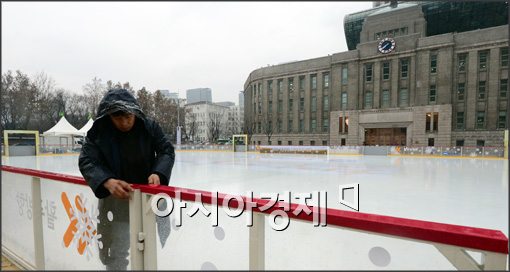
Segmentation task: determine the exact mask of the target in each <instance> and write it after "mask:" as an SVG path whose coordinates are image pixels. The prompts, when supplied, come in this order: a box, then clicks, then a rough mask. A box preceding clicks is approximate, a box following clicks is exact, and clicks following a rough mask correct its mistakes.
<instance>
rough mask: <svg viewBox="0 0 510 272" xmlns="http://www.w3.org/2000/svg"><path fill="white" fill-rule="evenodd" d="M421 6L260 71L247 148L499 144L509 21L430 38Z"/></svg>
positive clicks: (253, 86) (381, 11) (370, 21)
mask: <svg viewBox="0 0 510 272" xmlns="http://www.w3.org/2000/svg"><path fill="white" fill-rule="evenodd" d="M428 24H430V22H427V21H426V19H425V16H424V12H423V9H422V7H421V4H419V3H412V2H405V3H400V4H398V5H389V4H387V5H386V6H382V7H378V9H377V11H374V12H372V13H370V14H369V15H368V16H366V18H365V19H364V21H363V25H362V29H361V32H360V34H359V43H358V44H357V46H356V49H355V50H350V51H346V52H341V53H336V54H333V55H328V56H324V57H319V58H315V59H309V60H304V61H297V62H292V63H286V64H281V65H274V66H269V67H264V68H260V69H257V70H254V71H252V72H251V73H250V75H249V77H248V79H247V80H246V82H245V85H244V101H245V105H244V106H245V107H244V108H245V126H246V128H247V131H248V132H250V131H253V133H252V137H251V143H252V144H272V145H363V144H366V145H407V146H502V145H503V137H504V130H505V129H507V126H508V125H507V123H508V120H507V108H508V96H509V93H508V66H509V64H508V63H509V61H508V36H509V30H508V24H503V25H499V26H493V27H487V28H483V29H475V30H471V31H464V32H449V33H444V34H440V35H432V36H427V35H426V33H427V25H428Z"/></svg>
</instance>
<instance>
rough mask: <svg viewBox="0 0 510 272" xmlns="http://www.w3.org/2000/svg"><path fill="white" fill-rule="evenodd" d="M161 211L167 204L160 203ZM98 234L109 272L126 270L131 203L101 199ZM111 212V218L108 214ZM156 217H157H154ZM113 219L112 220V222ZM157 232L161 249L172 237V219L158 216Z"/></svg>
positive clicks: (109, 198)
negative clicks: (169, 237)
mask: <svg viewBox="0 0 510 272" xmlns="http://www.w3.org/2000/svg"><path fill="white" fill-rule="evenodd" d="M158 206H159V209H160V210H165V209H166V202H165V201H160V202H159V205H158ZM98 208H99V217H98V219H99V225H98V227H97V232H98V234H101V239H100V241H101V242H102V243H103V248H100V249H99V258H100V260H101V262H102V263H103V264H104V265H105V266H106V269H107V270H126V269H127V266H128V264H129V259H128V256H129V246H130V244H129V243H130V242H129V201H128V200H124V199H116V198H114V197H112V196H109V197H106V198H103V199H99V204H98ZM109 212H111V215H113V216H110V218H108V213H109ZM154 216H156V215H154ZM110 219H111V220H110ZM156 224H157V232H158V236H159V240H160V243H161V247H163V248H164V247H165V242H166V240H167V239H168V236H169V235H170V230H171V228H170V218H169V217H164V218H161V217H158V216H156Z"/></svg>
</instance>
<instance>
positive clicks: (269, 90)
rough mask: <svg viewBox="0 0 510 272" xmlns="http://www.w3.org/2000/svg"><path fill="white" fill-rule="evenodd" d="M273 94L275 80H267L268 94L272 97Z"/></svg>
mask: <svg viewBox="0 0 510 272" xmlns="http://www.w3.org/2000/svg"><path fill="white" fill-rule="evenodd" d="M272 95H273V81H272V80H268V81H267V96H269V97H271V96H272Z"/></svg>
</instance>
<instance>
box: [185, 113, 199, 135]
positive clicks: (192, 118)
mask: <svg viewBox="0 0 510 272" xmlns="http://www.w3.org/2000/svg"><path fill="white" fill-rule="evenodd" d="M185 120H186V121H185V122H186V125H185V126H184V127H185V131H184V132H185V134H186V138H187V139H189V140H191V141H193V142H195V141H196V138H195V137H196V135H197V129H198V122H197V114H196V113H193V112H192V111H191V109H190V108H188V109H186V113H185Z"/></svg>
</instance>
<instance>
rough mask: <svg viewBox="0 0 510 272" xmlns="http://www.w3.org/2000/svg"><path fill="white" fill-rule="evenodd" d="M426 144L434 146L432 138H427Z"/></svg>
mask: <svg viewBox="0 0 510 272" xmlns="http://www.w3.org/2000/svg"><path fill="white" fill-rule="evenodd" d="M428 146H434V138H429V140H428Z"/></svg>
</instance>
